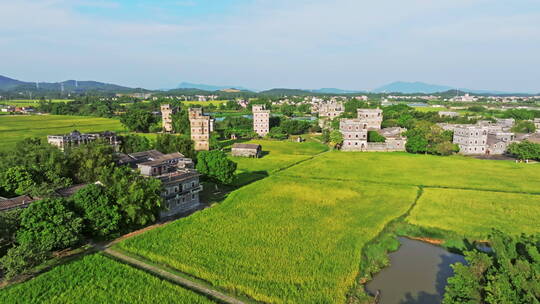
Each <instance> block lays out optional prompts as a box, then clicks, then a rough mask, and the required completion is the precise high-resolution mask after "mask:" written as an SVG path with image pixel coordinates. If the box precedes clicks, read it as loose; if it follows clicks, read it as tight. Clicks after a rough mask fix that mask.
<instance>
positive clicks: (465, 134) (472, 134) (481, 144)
mask: <svg viewBox="0 0 540 304" xmlns="http://www.w3.org/2000/svg"><path fill="white" fill-rule="evenodd" d="M487 137H488V128H486V127H482V126H477V125H461V126H458V127H456V128H454V141H453V142H454V144H457V145H458V146H459V151H460V153H462V154H466V155H474V154H486V152H487Z"/></svg>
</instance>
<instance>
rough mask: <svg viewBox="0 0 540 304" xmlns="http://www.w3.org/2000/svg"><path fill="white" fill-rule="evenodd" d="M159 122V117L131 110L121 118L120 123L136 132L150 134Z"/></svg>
mask: <svg viewBox="0 0 540 304" xmlns="http://www.w3.org/2000/svg"><path fill="white" fill-rule="evenodd" d="M158 121H159V119H158V117H156V116H155V115H154V114H152V113H151V112H149V111H146V110H141V109H132V108H130V109H129V110H128V111H127V112H126V113H124V114H122V115H121V116H120V122H121V123H122V124H123V125H124V126H125V127H126V128H128V129H129V130H130V131H134V132H143V133H146V132H149V131H150V128H151V127H152V125H154V124H156V123H157V122H158Z"/></svg>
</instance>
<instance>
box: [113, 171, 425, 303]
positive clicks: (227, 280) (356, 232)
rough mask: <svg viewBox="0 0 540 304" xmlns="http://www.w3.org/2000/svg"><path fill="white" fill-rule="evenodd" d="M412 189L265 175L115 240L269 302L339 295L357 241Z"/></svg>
mask: <svg viewBox="0 0 540 304" xmlns="http://www.w3.org/2000/svg"><path fill="white" fill-rule="evenodd" d="M416 193H417V189H416V188H415V187H407V186H387V185H366V184H363V183H359V182H336V181H315V180H309V179H307V180H302V179H296V178H288V177H274V176H271V177H268V178H266V179H264V180H262V181H259V182H256V183H253V184H250V185H248V186H246V187H243V188H241V189H240V190H238V191H235V192H233V193H232V194H230V195H229V197H228V198H227V199H226V200H225V201H224V202H223V203H221V204H219V205H217V206H215V207H212V208H209V209H206V210H204V211H201V212H198V213H196V214H194V215H192V216H190V217H188V218H184V219H180V220H177V221H175V222H173V223H171V224H169V225H166V226H163V227H160V228H157V229H154V230H152V231H148V232H146V233H144V234H142V235H139V236H137V237H134V238H131V239H127V240H125V241H123V242H121V243H119V244H118V245H116V246H117V248H119V249H121V250H124V251H127V252H129V253H132V254H136V255H139V256H142V257H144V258H145V259H149V260H151V261H152V262H155V263H159V264H164V265H167V266H168V267H172V268H174V269H177V270H180V271H182V272H185V273H188V274H190V275H192V276H196V277H198V278H201V279H203V280H205V281H208V282H210V283H211V284H213V285H215V286H218V287H220V288H223V289H226V290H228V291H229V292H231V293H235V294H242V295H246V296H248V297H250V298H252V299H256V300H259V301H263V302H268V303H343V302H345V299H346V293H347V292H348V291H349V289H350V288H351V287H352V285H353V284H354V280H355V278H356V276H357V274H358V272H359V264H360V259H361V253H362V247H363V246H364V244H366V243H367V242H368V241H370V240H371V239H373V238H374V237H375V236H376V235H377V234H378V233H379V232H380V231H381V230H382V229H383V227H384V226H385V224H386V223H388V222H389V221H390V220H392V219H394V218H396V217H399V216H401V215H402V214H404V213H405V212H406V210H407V209H408V208H409V207H410V206H411V204H412V203H413V201H414V199H415V196H416Z"/></svg>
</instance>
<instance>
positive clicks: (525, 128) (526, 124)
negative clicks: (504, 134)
mask: <svg viewBox="0 0 540 304" xmlns="http://www.w3.org/2000/svg"><path fill="white" fill-rule="evenodd" d="M535 131H536V127H535V125H534V123H533V122H532V121H518V122H517V123H516V124H515V125H514V127H513V128H512V132H515V133H534V132H535Z"/></svg>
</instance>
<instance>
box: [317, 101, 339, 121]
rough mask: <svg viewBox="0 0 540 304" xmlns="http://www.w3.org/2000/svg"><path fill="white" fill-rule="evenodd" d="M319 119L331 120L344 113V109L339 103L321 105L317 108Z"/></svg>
mask: <svg viewBox="0 0 540 304" xmlns="http://www.w3.org/2000/svg"><path fill="white" fill-rule="evenodd" d="M318 112H319V117H325V118H330V119H333V118H335V117H338V116H339V115H341V114H342V113H343V112H345V107H344V106H343V103H341V102H328V103H322V104H320V105H319V107H318Z"/></svg>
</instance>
